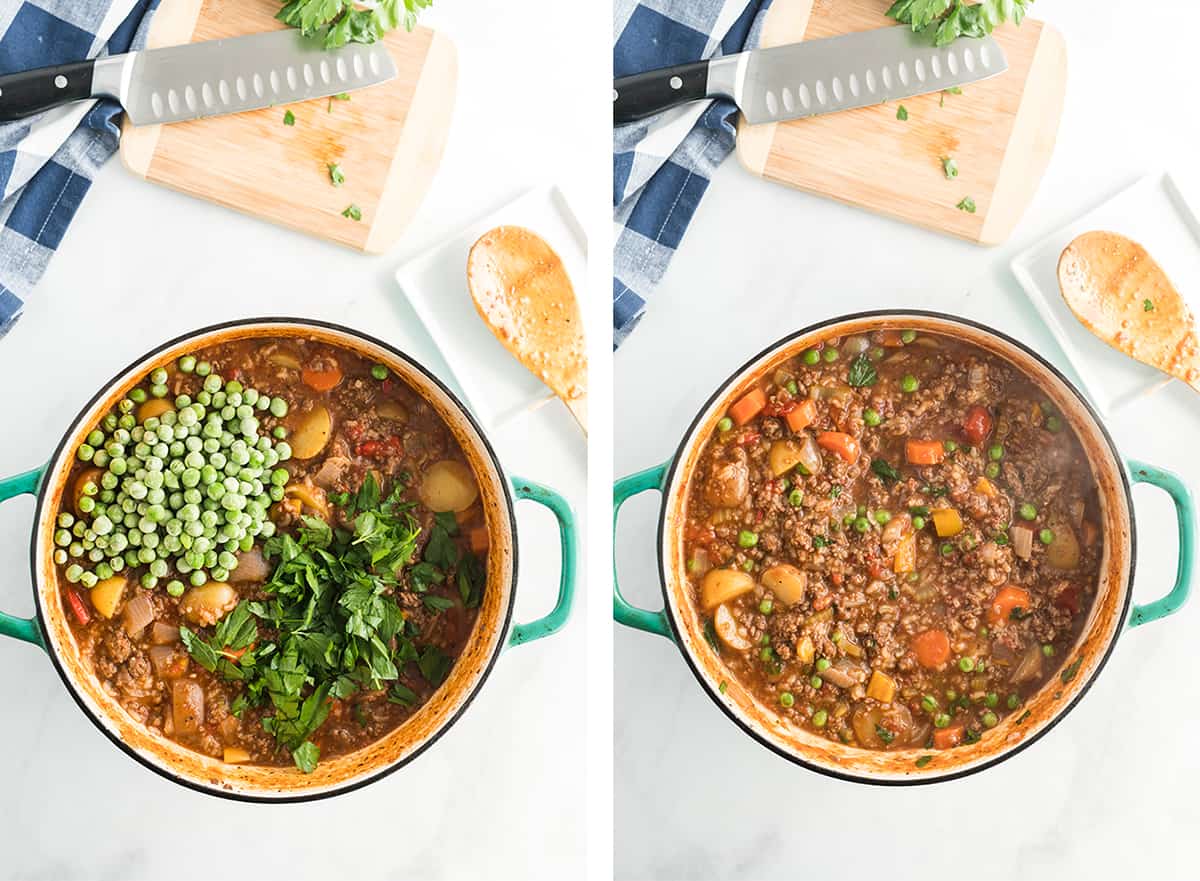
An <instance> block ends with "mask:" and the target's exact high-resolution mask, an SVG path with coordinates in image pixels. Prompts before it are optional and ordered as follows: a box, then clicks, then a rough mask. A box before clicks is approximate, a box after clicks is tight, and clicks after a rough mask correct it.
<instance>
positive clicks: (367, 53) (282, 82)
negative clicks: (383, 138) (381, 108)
mask: <svg viewBox="0 0 1200 881" xmlns="http://www.w3.org/2000/svg"><path fill="white" fill-rule="evenodd" d="M395 76H396V63H395V62H394V61H393V60H392V56H391V54H390V53H389V52H388V51H387V49H386V48H385V47H384V46H383V44H382V43H373V44H369V45H368V44H363V43H351V44H349V45H346V46H342V47H340V48H337V49H330V50H326V49H325V48H324V47H323V46H322V44H321V42H320V41H319V40H315V39H311V38H306V37H303V36H301V34H300V32H299V31H294V30H282V31H270V32H268V33H263V34H251V35H249V36H244V37H228V38H226V39H222V40H207V41H203V42H199V43H188V44H186V45H182V46H169V47H165V48H162V49H146V50H142V51H140V52H129V53H126V54H123V55H110V56H106V57H104V58H96V59H91V60H87V61H79V62H72V63H69V64H62V65H57V66H54V67H43V68H38V69H36V70H28V71H22V72H20V73H13V74H8V75H6V76H2V77H0V122H9V121H12V120H16V119H23V118H25V117H27V116H32V115H33V114H35V113H41V112H42V111H44V110H48V109H50V108H51V107H56V106H58V105H60V104H65V103H68V102H70V101H82V100H86V99H88V98H98V97H108V98H115V99H117V100H118V101H120V102H121V106H123V107H124V108H125V112H126V113H127V114H128V116H129V120H130V122H132V123H133V124H134V125H151V124H155V123H169V122H182V121H184V120H188V119H200V118H202V117H205V116H218V115H220V114H225V113H241V112H243V111H246V110H257V109H260V108H262V107H270V106H273V105H275V104H289V103H291V102H293V101H304V100H307V99H310V98H324V97H327V96H329V95H337V94H340V93H342V92H349V91H353V90H354V89H361V88H363V87H365V86H371V85H375V84H376V83H382V82H386V81H387V80H390V79H392V78H393V77H395Z"/></svg>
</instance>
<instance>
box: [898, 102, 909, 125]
mask: <svg viewBox="0 0 1200 881" xmlns="http://www.w3.org/2000/svg"><path fill="white" fill-rule="evenodd" d="M896 119H898V120H900V121H901V122H904V121H906V120H907V119H908V108H907V107H905V106H904V105H903V104H901V105H900V108H899V109H898V110H897V111H896Z"/></svg>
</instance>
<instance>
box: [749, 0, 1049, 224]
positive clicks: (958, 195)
mask: <svg viewBox="0 0 1200 881" xmlns="http://www.w3.org/2000/svg"><path fill="white" fill-rule="evenodd" d="M886 9H887V3H886V2H883V0H816V2H815V3H814V2H813V0H777V2H775V3H774V4H772V6H771V9H770V11H769V12H768V14H767V20H766V21H765V23H764V28H763V39H762V45H763V46H775V45H780V44H782V43H791V42H796V41H798V40H801V39H810V40H811V39H821V38H824V37H832V36H837V35H839V34H846V33H853V32H856V31H863V30H870V29H873V28H878V27H887V26H889V25H892V24H895V22H893V21H892V20H891V19H889V18H887V17H886V16H885V15H884V11H885V10H886ZM995 37H996V40H997V41H998V42H999V43H1000V45H1001V46H1002V47H1003V49H1004V52H1005V54H1006V55H1007V57H1008V64H1009V69H1008V70H1007V71H1006V72H1005V73H1004V74H1001V75H1000V76H997V77H993V78H991V79H988V80H984V81H982V82H979V83H973V84H971V85H969V86H964V87H963V94H961V95H946V96H945V100H944V102H943V100H942V99H943V96H942V93H940V92H937V93H933V94H929V95H920V96H917V97H915V98H905V99H904V100H903V102H889V103H887V104H882V105H877V106H874V107H863V108H859V109H857V110H847V111H844V112H841V113H831V114H827V115H824V116H815V117H810V118H808V119H801V120H795V121H793V122H787V123H771V124H767V125H758V126H749V125H745V124H742V125H740V126H739V129H738V141H737V150H738V158H739V159H740V161H741V162H742V164H743V166H745V167H746V168H747V169H748V170H749V171H750V172H751V173H753V174H756V175H759V176H761V177H764V178H766V179H768V180H772V181H776V182H778V183H783V184H787V185H788V186H792V187H796V188H798V189H801V190H805V191H807V192H810V193H815V194H818V195H823V196H827V197H829V198H832V199H836V200H838V201H840V202H845V203H847V204H850V205H856V206H859V207H862V208H866V209H868V210H871V211H875V212H877V213H880V214H884V215H887V216H890V217H895V218H898V219H900V220H903V221H906V222H908V223H913V224H916V225H918V226H923V227H927V228H929V229H934V230H938V231H940V232H945V233H949V234H951V235H955V236H959V237H961V238H964V239H968V240H970V241H974V242H979V243H982V244H997V243H999V242H1002V241H1004V240H1005V239H1006V238H1007V237H1008V236H1009V234H1010V233H1011V232H1012V230H1013V228H1014V227H1015V226H1016V223H1017V221H1018V220H1019V219H1020V217H1021V215H1022V214H1023V213H1024V210H1025V208H1026V207H1027V206H1028V204H1029V202H1030V200H1031V199H1032V198H1033V194H1034V192H1035V191H1036V189H1037V184H1038V182H1039V181H1040V180H1041V177H1042V174H1043V173H1044V171H1045V169H1046V165H1047V163H1048V162H1049V160H1050V154H1051V153H1052V151H1053V149H1054V139H1055V135H1056V133H1057V130H1058V121H1059V118H1060V116H1061V114H1062V102H1063V96H1064V94H1065V91H1066V49H1065V46H1064V44H1063V41H1062V38H1061V36H1060V35H1059V34H1058V33H1057V32H1056V31H1055V30H1054V29H1053V28H1051V27H1050V26H1048V25H1046V24H1045V23H1043V22H1040V21H1035V20H1033V19H1026V20H1025V22H1024V23H1023V24H1021V25H1020V26H1019V27H1016V26H1012V25H1007V26H1003V27H1001V28H998V29H997V30H996V32H995ZM899 103H903V104H904V106H905V108H906V109H907V110H908V119H907V121H902V120H899V119H897V118H896V112H897V108H898V105H899ZM943 156H952V157H954V158H955V160H957V162H958V166H959V169H960V171H959V176H958V177H957V178H956V179H954V180H947V179H946V177H945V175H944V173H943V171H942V162H941V158H942V157H943ZM965 196H970V197H971V198H972V199H974V201H975V204H976V212H975V213H974V214H971V213H968V212H966V211H962V210H960V209H958V208H956V207H955V206H956V205H957V204H958V203H959V201H960V200H961V199H963V197H965Z"/></svg>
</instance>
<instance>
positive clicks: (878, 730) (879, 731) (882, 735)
mask: <svg viewBox="0 0 1200 881" xmlns="http://www.w3.org/2000/svg"><path fill="white" fill-rule="evenodd" d="M875 735H876V736H877V737H878V738H879V739H880V740H882V741H883V742H884V745H887V744H890V743H891V742H892V741H893V740H895V739H896V735H895V734H893V733H892V732H891V731H889V730H888V729H887V728H884V727H883V726H882V725H878V724H877V725H876V726H875Z"/></svg>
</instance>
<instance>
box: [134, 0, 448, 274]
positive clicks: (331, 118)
mask: <svg viewBox="0 0 1200 881" xmlns="http://www.w3.org/2000/svg"><path fill="white" fill-rule="evenodd" d="M278 9H279V4H278V3H277V2H274V0H164V2H163V4H162V8H161V9H160V10H159V11H158V12H157V13H156V14H155V17H154V19H153V22H152V24H151V29H150V34H149V38H148V44H149V46H150V47H151V48H155V47H160V46H173V45H177V44H180V43H187V42H196V41H199V40H214V39H220V38H222V37H231V36H240V35H243V34H251V33H258V32H261V31H267V30H276V29H278V28H280V27H282V25H281V24H280V23H279V22H278V21H276V20H275V18H274V14H275V12H276V11H278ZM385 45H386V46H387V47H388V50H389V51H390V52H391V55H392V57H393V59H395V62H396V67H397V69H398V75H397V77H396V78H395V79H393V80H390V81H389V82H387V83H382V84H380V85H377V86H372V87H370V88H367V89H361V90H359V91H356V92H354V93H352V94H351V96H350V100H349V101H337V100H333V101H331V100H329V99H326V98H321V99H316V100H312V101H305V102H301V103H296V104H290V105H287V108H286V109H290V110H291V111H292V113H293V114H294V115H295V117H296V122H295V125H293V126H286V125H284V124H283V114H284V110H285V108H284V107H282V106H279V107H271V108H265V109H263V110H253V111H250V112H247V113H238V114H232V115H229V116H217V117H210V118H208V119H199V120H194V121H192V122H183V123H177V124H174V125H164V126H140V127H134V126H130V125H129V124H128V122H126V124H125V127H124V132H123V135H122V138H121V157H122V160H123V162H124V163H125V166H126V167H127V168H128V169H129V170H130V171H132V172H133V173H134V174H137V175H139V176H141V177H144V178H145V179H146V180H149V181H153V182H154V183H158V184H162V185H164V186H168V187H171V188H173V189H176V190H180V191H181V192H185V193H189V194H190V195H193V196H197V197H199V198H202V199H207V200H209V201H211V202H216V203H217V204H220V205H225V206H226V207H229V208H233V209H235V210H238V211H242V212H245V213H247V214H252V215H254V216H256V217H261V218H263V219H265V220H270V221H272V222H274V223H279V224H282V225H283V226H287V227H291V228H292V229H297V230H300V231H302V232H307V233H310V234H311V235H315V236H319V237H321V238H326V239H330V240H331V241H335V242H339V243H341V244H343V245H347V246H349V247H352V248H357V249H359V250H363V251H368V252H371V253H380V252H383V251H386V250H387V249H388V248H390V247H391V246H392V245H394V244H395V243H396V241H397V240H398V239H399V238H400V236H401V235H402V234H403V232H404V229H405V228H406V226H407V225H408V222H409V221H410V220H411V218H412V216H413V214H414V213H415V212H416V209H417V207H418V206H419V205H420V203H421V200H422V198H423V197H424V195H425V193H426V192H427V190H428V188H429V185H430V183H431V182H432V179H433V175H434V172H435V171H436V169H437V166H438V164H439V162H440V161H441V155H442V149H443V147H444V145H445V140H446V135H447V133H448V131H449V128H450V117H451V114H452V111H453V107H454V93H455V86H456V80H457V59H456V55H455V51H454V46H453V44H452V43H450V41H449V40H447V39H446V38H445V37H444V36H442V35H441V34H439V33H437V32H435V31H432V30H430V29H428V28H421V27H418V28H416V29H415V30H414V31H413V32H412V33H407V32H405V31H403V30H398V31H393V32H391V33H389V34H388V35H387V37H386V38H385ZM330 163H337V164H338V165H339V166H341V169H342V171H343V173H344V174H345V177H346V180H345V183H344V184H343V185H342V186H340V187H334V186H332V184H331V182H330V179H329V171H328V165H329V164H330ZM351 203H353V204H355V205H357V206H358V207H359V208H360V209H361V210H362V220H361V221H359V222H355V221H354V220H351V219H349V218H346V217H343V216H342V211H343V210H345V209H346V207H347V206H348V205H350V204H351Z"/></svg>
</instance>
